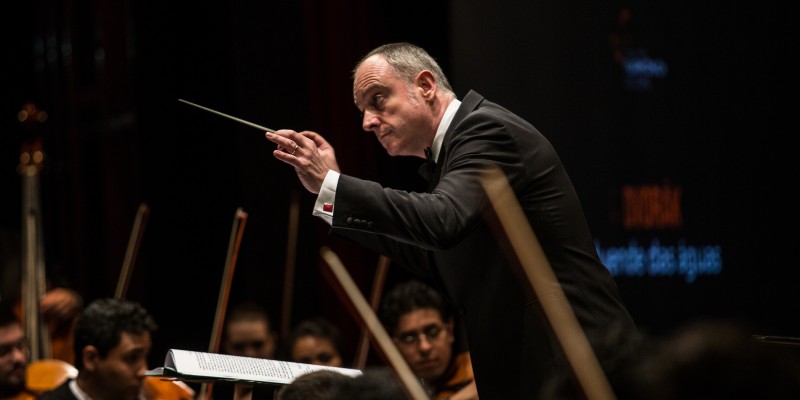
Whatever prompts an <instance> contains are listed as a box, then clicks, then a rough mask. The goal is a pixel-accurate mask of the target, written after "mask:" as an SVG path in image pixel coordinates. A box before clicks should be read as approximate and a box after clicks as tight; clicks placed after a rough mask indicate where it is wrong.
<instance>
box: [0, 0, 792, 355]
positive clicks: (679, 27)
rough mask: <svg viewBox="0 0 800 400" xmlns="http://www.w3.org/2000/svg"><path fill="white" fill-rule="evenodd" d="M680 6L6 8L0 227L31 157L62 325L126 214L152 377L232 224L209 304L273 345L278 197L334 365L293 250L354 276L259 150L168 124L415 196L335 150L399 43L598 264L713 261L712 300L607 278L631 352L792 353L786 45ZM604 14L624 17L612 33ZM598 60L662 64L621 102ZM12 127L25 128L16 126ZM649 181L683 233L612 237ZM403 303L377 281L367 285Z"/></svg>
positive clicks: (203, 331)
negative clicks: (238, 223) (562, 183)
mask: <svg viewBox="0 0 800 400" xmlns="http://www.w3.org/2000/svg"><path fill="white" fill-rule="evenodd" d="M379 3H380V4H379ZM701 3H702V4H698V3H697V2H688V1H677V2H676V1H660V2H646V4H638V3H634V2H621V1H609V2H591V1H578V2H566V3H565V2H559V1H544V2H517V1H494V2H479V1H458V2H456V1H452V2H445V1H406V2H369V1H349V2H344V3H339V2H337V3H329V2H322V1H303V2H243V1H234V2H219V3H216V4H209V3H205V4H203V3H198V2H188V1H172V2H149V1H138V2H137V1H122V2H114V4H106V2H92V1H29V2H12V3H9V4H7V5H6V6H5V9H4V11H3V21H2V23H3V25H4V26H5V27H6V29H7V30H6V32H7V33H5V34H4V35H3V47H2V48H3V49H4V50H5V55H4V58H5V60H4V63H3V65H4V67H3V73H2V79H3V80H2V87H3V95H2V108H1V110H2V113H0V121H1V123H2V131H0V143H1V145H2V154H0V156H1V157H0V171H2V172H0V179H2V180H1V181H0V187H1V188H2V193H3V196H2V203H0V228H2V229H3V232H4V237H7V238H12V239H13V237H14V235H15V234H16V235H19V230H20V224H21V213H20V210H21V200H20V187H21V180H20V176H19V175H18V174H17V173H16V168H17V164H18V162H19V153H20V149H21V146H22V145H23V144H24V143H27V142H29V141H31V140H32V139H34V138H37V137H38V138H41V139H43V149H44V151H45V152H46V154H47V158H46V160H45V163H44V169H43V170H42V172H41V174H40V177H41V178H40V179H41V181H40V184H41V190H42V207H43V209H44V218H43V226H42V229H43V232H44V235H45V249H46V256H47V257H46V259H47V265H48V276H49V277H50V278H52V279H53V280H54V281H57V282H63V283H65V284H68V285H69V286H71V287H73V288H74V289H76V290H77V291H78V292H80V293H81V294H82V296H83V297H84V299H85V300H86V301H87V302H88V301H91V300H93V299H95V298H99V297H106V296H111V295H113V294H114V289H115V285H116V283H117V278H118V276H119V273H120V267H121V265H122V261H123V258H124V254H125V249H126V246H127V243H128V236H129V234H130V230H131V226H132V224H133V220H134V216H135V213H136V209H137V207H138V206H139V204H141V203H142V202H146V203H147V204H148V205H149V206H150V209H151V214H150V217H149V219H148V224H147V225H146V231H145V234H144V237H143V241H142V247H141V251H140V253H139V258H138V261H137V264H136V265H135V269H134V272H133V276H132V280H131V284H130V288H129V290H128V298H130V299H133V300H137V301H140V302H141V303H143V304H144V305H145V307H147V308H148V309H149V310H150V311H151V312H152V313H153V314H155V316H156V318H157V320H158V321H159V323H160V325H161V329H160V331H159V333H158V334H157V335H156V339H155V348H154V351H153V356H152V360H153V361H152V362H153V363H154V364H160V363H161V360H162V359H163V355H164V354H165V352H166V349H168V348H184V349H195V350H206V349H207V348H208V342H209V338H210V334H211V329H212V324H213V317H214V312H215V308H216V305H217V298H218V293H219V290H220V282H221V280H222V273H223V269H224V265H225V256H226V253H227V248H228V241H229V237H230V232H231V224H232V221H233V216H234V213H235V211H236V209H237V208H239V207H241V208H242V209H243V210H244V211H245V212H247V214H248V219H247V222H246V228H245V234H244V239H243V242H242V245H241V248H240V251H239V253H238V263H237V265H236V270H235V275H234V281H233V285H232V290H231V297H230V302H231V303H236V302H239V301H243V300H256V301H258V302H261V303H262V304H264V305H265V306H266V307H267V308H268V310H269V312H270V313H271V314H272V316H273V318H274V319H275V320H276V322H277V321H280V319H281V315H282V312H283V308H284V305H283V304H282V298H283V295H284V285H283V279H284V267H285V263H286V256H287V254H286V252H287V251H286V248H287V232H288V221H289V213H288V211H289V207H290V204H291V202H292V199H293V198H296V199H298V201H299V205H300V218H299V226H298V228H299V234H298V238H297V239H298V246H297V254H296V257H297V263H296V272H295V277H296V281H295V285H294V287H293V289H292V290H293V293H292V298H293V302H292V311H291V316H292V318H291V320H292V322H293V323H294V322H297V321H299V320H300V319H303V318H305V317H308V316H312V315H322V316H325V317H327V318H329V319H332V320H333V321H335V322H336V323H337V324H338V325H339V326H340V327H341V328H342V330H343V333H344V334H345V338H346V343H347V346H348V347H350V348H354V347H355V343H356V340H357V337H358V333H359V328H358V324H357V323H356V320H355V319H354V317H353V315H351V314H350V313H349V311H348V310H347V307H346V305H345V302H344V301H342V300H340V299H339V298H338V297H337V294H336V290H335V289H334V288H333V286H332V281H330V280H329V279H328V278H327V274H326V266H325V264H324V263H323V262H322V260H321V259H320V257H319V251H320V248H321V247H322V246H328V247H330V248H332V249H333V250H334V251H335V252H336V253H337V254H338V255H339V257H340V258H341V259H342V261H343V263H344V264H345V265H346V266H347V268H348V269H349V271H350V273H351V275H352V276H353V278H354V279H355V280H356V282H357V283H358V285H359V286H360V288H361V289H362V291H363V292H364V293H365V294H366V295H368V294H369V292H370V290H371V285H372V280H373V275H374V270H375V266H376V265H377V263H378V256H377V255H376V254H373V253H370V252H368V251H366V250H363V249H361V248H358V247H355V246H353V245H351V244H349V243H347V242H344V241H341V240H338V239H336V238H335V237H331V236H328V234H327V226H326V225H325V224H324V223H323V222H322V221H321V220H318V219H316V218H314V217H312V216H311V208H312V205H313V202H314V196H313V195H311V194H309V193H308V192H306V191H305V190H304V189H303V188H302V186H301V185H300V184H299V182H298V180H297V178H296V176H295V174H294V172H293V170H292V169H291V168H290V167H289V166H287V165H285V164H283V163H281V162H279V161H277V160H276V159H274V158H273V157H272V155H271V152H272V150H273V149H274V145H272V144H271V143H270V142H268V141H266V139H264V137H263V134H262V133H261V132H260V131H258V130H256V129H253V128H250V127H247V126H244V125H240V124H237V123H235V122H232V121H230V120H227V119H224V118H221V117H218V116H215V115H213V114H210V113H206V112H204V111H201V110H198V109H195V108H192V107H189V106H187V105H184V104H181V103H179V102H178V101H177V99H178V98H182V99H186V100H189V101H192V102H195V103H199V104H202V105H204V106H207V107H210V108H213V109H216V110H219V111H221V112H224V113H228V114H232V115H235V116H238V117H240V118H243V119H246V120H249V121H252V122H254V123H256V124H260V125H263V126H267V127H270V128H273V129H280V128H291V129H295V130H313V131H317V132H320V133H322V134H324V135H326V137H327V138H328V140H329V141H330V142H331V143H332V144H333V145H334V147H335V148H336V152H337V156H338V158H339V163H340V167H341V168H342V170H343V171H344V172H345V173H348V174H351V175H355V176H358V177H362V178H367V179H373V180H377V181H379V182H381V183H383V184H385V185H387V186H392V187H398V188H406V189H408V190H419V189H420V188H421V185H422V182H421V180H420V178H419V177H418V176H417V175H416V169H417V165H418V164H419V163H420V160H418V159H407V158H395V159H392V158H389V157H388V156H387V155H386V154H385V152H384V151H383V150H382V148H381V147H380V145H379V144H378V143H377V141H376V140H375V139H374V138H373V136H372V135H371V134H368V133H365V132H363V131H362V130H361V129H360V119H359V115H358V112H357V110H356V109H355V107H354V106H353V104H352V87H351V84H352V82H351V76H350V74H351V68H352V67H353V65H354V63H355V62H356V61H357V60H358V59H359V58H360V57H361V56H362V55H363V54H365V53H366V52H367V51H369V50H370V49H372V48H374V47H376V46H377V45H380V44H383V43H386V42H392V41H410V42H414V43H416V44H419V45H421V46H422V47H424V48H426V49H427V50H428V51H429V52H430V53H431V54H432V55H433V56H434V57H435V58H437V59H438V60H439V62H440V63H441V65H442V67H443V69H444V70H445V73H447V74H448V75H449V77H450V80H451V83H452V85H453V87H454V89H455V90H456V93H457V95H458V96H459V97H462V96H463V95H465V94H466V93H467V91H468V90H470V89H474V90H476V91H478V92H479V93H481V94H483V95H485V96H486V97H488V98H489V99H490V100H493V101H495V102H498V103H500V104H502V105H504V106H506V107H507V108H509V109H511V110H512V111H515V112H517V113H518V114H520V115H522V116H523V117H525V118H527V119H528V120H530V121H531V122H532V123H533V124H534V125H535V126H536V127H537V128H539V130H540V131H542V132H543V133H544V134H545V135H546V136H547V137H548V138H550V140H551V141H552V142H553V144H554V146H555V147H556V149H557V150H558V151H559V153H560V155H561V157H562V160H563V161H564V163H565V165H566V167H567V170H568V172H569V173H570V174H571V177H572V179H573V182H574V184H575V186H576V189H577V191H578V194H579V196H580V197H581V200H582V202H583V205H584V208H585V211H586V215H587V218H588V220H589V224H590V226H591V228H592V230H593V233H594V234H595V236H596V238H597V239H598V241H599V242H600V243H602V244H603V245H605V246H625V245H626V244H627V243H629V241H630V240H631V239H635V240H638V241H639V242H640V243H642V244H647V243H650V242H651V241H652V240H653V239H654V238H655V239H658V240H660V241H661V242H662V243H663V244H669V245H675V244H676V243H679V242H681V243H687V244H689V245H693V246H720V248H721V252H722V257H723V268H722V271H721V273H720V274H719V275H714V276H700V277H698V279H697V280H695V281H694V282H691V283H690V282H687V281H686V279H684V278H683V277H679V276H663V277H651V276H643V277H628V276H620V277H618V278H617V281H618V284H619V287H620V290H621V291H622V294H623V297H624V300H625V301H626V302H627V305H628V307H629V308H630V311H631V313H632V314H633V316H634V318H635V319H636V320H637V322H638V323H639V324H640V326H641V327H642V329H643V330H645V331H647V332H650V333H653V334H657V335H660V334H664V333H667V332H669V331H671V330H673V329H675V328H677V327H679V326H681V325H682V324H685V323H688V322H690V321H693V320H698V319H715V318H729V319H730V318H732V319H736V320H738V321H741V322H743V323H746V324H749V326H750V327H751V329H752V331H753V333H754V334H756V333H757V334H772V335H785V336H800V321H798V318H797V315H800V310H799V308H800V307H798V304H800V294H798V293H800V291H798V290H797V286H798V285H797V283H798V279H797V273H796V272H795V270H796V268H797V266H798V265H797V264H798V263H797V256H796V254H795V249H796V245H795V244H794V239H795V238H796V237H797V234H796V233H795V226H796V222H797V218H796V211H795V209H796V205H795V204H794V203H795V201H794V200H793V195H792V194H791V193H793V192H794V191H795V190H796V189H795V186H796V183H797V172H796V168H795V167H794V166H793V165H792V160H793V157H792V155H793V154H792V152H793V150H792V148H791V147H790V144H791V140H790V139H788V138H789V137H790V136H791V135H792V134H793V131H794V129H793V128H791V127H792V126H793V121H790V120H789V118H788V117H784V116H788V115H791V114H790V113H789V110H788V109H789V104H793V103H794V101H793V100H792V99H793V93H792V91H791V90H789V88H790V87H791V85H793V83H794V81H795V79H794V72H793V71H790V70H789V68H790V65H792V62H790V61H789V60H790V59H791V58H790V55H791V54H792V53H796V47H797V46H796V40H795V39H794V36H793V34H794V33H795V32H794V30H795V29H794V27H793V25H790V23H789V22H790V21H788V19H789V18H788V17H787V14H788V13H787V12H785V11H786V10H782V9H781V8H780V7H777V6H774V5H772V4H766V3H763V4H761V3H760V4H759V5H755V4H742V3H740V2H733V3H731V2H721V1H712V2H701ZM623 9H627V10H630V12H631V15H632V16H633V19H632V23H630V24H628V25H626V26H625V27H621V25H620V23H619V22H618V15H619V13H620V11H621V10H623ZM614 35H617V37H618V36H619V35H625V37H627V38H629V39H630V40H631V41H630V46H631V47H634V48H636V49H640V50H641V49H644V50H645V51H646V52H647V54H648V55H649V57H651V58H653V59H659V60H663V61H664V62H665V63H666V64H667V65H668V66H669V72H668V74H667V75H666V76H664V77H661V78H657V79H653V80H652V82H651V83H652V86H651V87H649V88H648V89H646V90H631V89H630V88H628V87H626V86H625V78H624V76H623V74H622V70H621V68H620V66H619V65H618V64H616V63H615V62H614V59H613V50H614V49H613V47H612V44H611V40H610V38H612V37H614ZM26 102H34V103H35V104H36V105H37V106H38V107H39V108H41V109H43V110H45V111H46V112H47V113H48V117H49V118H48V119H47V120H46V121H45V122H44V123H40V124H34V126H29V125H24V124H21V123H20V122H19V121H17V119H16V115H17V112H18V111H19V110H20V109H21V108H22V106H23V104H25V103H26ZM665 182H667V183H669V184H672V185H676V186H679V187H681V188H682V190H683V197H682V202H681V212H682V217H683V225H682V226H681V227H680V228H678V229H653V230H641V229H640V230H628V229H625V228H624V227H623V226H622V225H621V224H620V218H619V211H620V205H619V193H620V190H621V187H622V186H624V185H660V184H663V183H665ZM12 239H9V240H12ZM405 278H407V276H406V275H405V273H404V272H402V271H401V270H399V269H398V267H390V275H389V277H388V279H387V284H388V285H391V283H393V282H395V281H398V280H402V279H405ZM8 286H9V285H8V282H3V285H2V287H4V288H6V287H8ZM476 295H480V294H476ZM278 325H279V324H278ZM283 328H284V327H281V326H277V327H276V329H278V330H283Z"/></svg>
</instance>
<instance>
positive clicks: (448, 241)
mask: <svg viewBox="0 0 800 400" xmlns="http://www.w3.org/2000/svg"><path fill="white" fill-rule="evenodd" d="M489 165H495V166H499V167H500V168H501V169H502V170H503V172H504V173H505V174H506V176H507V177H508V179H509V182H510V184H511V187H512V188H513V190H514V192H515V194H516V197H517V199H518V200H519V202H520V205H521V206H522V208H523V210H524V212H525V215H526V217H527V219H528V222H529V223H530V225H531V227H532V228H533V230H534V232H535V233H536V235H537V237H538V239H539V241H540V243H541V245H542V248H543V250H544V252H545V255H546V256H547V258H548V260H549V262H550V264H551V265H552V267H553V270H554V272H555V274H556V276H557V277H558V279H559V281H560V283H561V287H562V288H563V290H564V292H565V294H566V296H567V299H568V300H569V302H570V304H571V305H572V308H573V310H574V312H575V314H576V316H577V318H578V321H579V322H580V324H581V326H582V327H583V329H584V331H585V332H586V334H587V336H588V337H589V339H590V341H592V342H593V343H595V341H599V340H602V339H603V338H604V336H605V335H606V333H607V332H608V330H609V329H610V328H611V327H612V326H613V327H615V328H617V329H621V330H622V331H623V332H635V331H636V327H635V324H634V322H633V320H632V318H631V316H630V314H629V313H628V311H627V310H626V308H625V306H624V304H623V302H622V299H621V297H620V295H619V292H618V289H617V286H616V283H615V282H614V280H613V278H612V276H611V274H610V273H609V271H608V270H607V269H606V268H605V266H604V265H603V264H602V263H601V261H600V259H599V257H598V255H597V251H596V250H595V247H594V243H593V238H592V236H591V232H590V230H589V227H588V225H587V222H586V220H585V217H584V214H583V210H582V208H581V204H580V202H579V200H578V196H577V194H576V193H575V190H574V188H573V186H572V183H571V181H570V179H569V177H568V175H567V172H566V171H565V169H564V166H563V165H562V163H561V160H560V159H559V157H558V155H557V153H556V151H555V150H554V148H553V147H552V145H551V143H550V142H549V141H548V140H547V139H546V138H545V137H544V136H543V135H542V134H541V133H540V132H539V131H538V130H537V129H536V128H535V127H533V126H532V125H531V124H530V123H528V122H527V121H525V120H523V119H522V118H520V117H519V116H517V115H515V114H513V113H512V112H510V111H509V110H507V109H505V108H503V107H501V106H499V105H498V104H495V103H492V102H490V101H488V100H486V99H484V98H483V96H481V95H480V94H478V93H476V92H474V91H470V92H469V93H468V94H467V95H466V96H465V97H464V99H463V100H462V103H461V105H460V107H459V109H458V111H457V112H456V114H455V116H454V118H453V120H452V122H451V123H450V125H449V127H448V129H447V131H446V132H445V136H444V139H443V142H442V146H441V150H440V151H439V155H438V158H437V160H436V166H435V168H434V169H433V170H432V171H431V172H432V174H431V175H432V176H431V177H430V178H431V179H430V181H429V187H428V193H410V192H406V191H401V190H394V189H389V188H383V187H381V186H380V185H379V184H378V183H375V182H371V181H366V180H362V179H358V178H354V177H352V176H348V175H345V174H342V175H341V176H340V177H339V180H338V185H337V187H336V197H335V211H334V214H333V221H332V225H331V230H332V232H333V233H335V234H339V235H342V236H344V237H347V238H349V239H351V240H353V241H355V242H357V243H360V244H362V245H364V246H366V247H368V248H371V249H373V250H375V251H376V252H378V253H381V254H384V255H386V256H388V257H389V258H391V259H392V260H393V261H394V262H396V263H398V264H401V265H403V266H405V267H406V268H408V269H410V270H411V271H412V272H415V273H417V274H419V275H420V276H422V277H425V278H428V279H431V280H432V281H434V282H437V283H438V284H439V285H440V287H441V289H443V292H444V293H445V295H446V296H447V297H448V298H449V300H450V301H452V303H453V305H454V306H455V308H456V310H457V311H458V312H459V314H460V316H461V318H462V320H463V321H464V327H465V329H466V336H467V340H468V345H469V349H470V352H471V355H472V362H473V368H474V372H475V380H476V384H477V387H478V393H479V395H480V398H481V400H492V399H503V400H508V399H533V398H536V396H537V395H538V393H539V391H540V389H541V387H542V385H543V384H544V383H545V382H546V381H547V379H549V377H550V376H551V374H552V373H553V372H554V371H555V369H556V368H558V367H564V366H565V365H566V358H565V357H564V354H563V351H562V349H561V347H560V345H559V344H558V341H557V339H556V338H555V336H554V335H553V334H552V330H551V329H550V328H549V326H548V323H547V321H546V319H545V318H544V315H543V314H542V312H541V310H540V307H539V304H538V301H537V300H536V298H535V296H533V294H532V290H531V289H530V285H528V283H527V281H526V280H525V278H524V275H520V273H519V271H520V270H519V268H518V267H516V266H513V265H512V262H511V261H509V260H511V259H513V254H509V253H508V252H507V251H504V250H501V249H502V248H503V246H501V245H500V244H498V243H499V242H498V239H497V237H499V236H496V235H495V233H496V232H495V231H494V230H493V229H492V228H491V225H490V224H489V223H487V219H486V218H485V214H486V213H487V212H488V211H490V209H491V205H490V203H489V202H488V200H487V198H486V195H485V193H484V190H483V188H482V186H481V184H480V181H479V176H480V174H481V172H482V171H484V170H485V168H486V167H487V166H489ZM509 255H511V257H509ZM597 350H598V349H597V348H596V352H597V353H598V354H599V355H601V356H602V354H605V351H597ZM600 361H601V363H602V362H603V360H602V359H601V360H600Z"/></svg>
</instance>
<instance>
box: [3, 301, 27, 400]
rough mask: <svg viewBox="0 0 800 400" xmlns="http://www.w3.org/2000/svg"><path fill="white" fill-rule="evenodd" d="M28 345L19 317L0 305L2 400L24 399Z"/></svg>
mask: <svg viewBox="0 0 800 400" xmlns="http://www.w3.org/2000/svg"><path fill="white" fill-rule="evenodd" d="M28 355H29V353H28V343H27V341H26V339H25V333H24V331H23V329H22V324H21V323H20V321H19V319H18V318H17V316H16V315H15V314H14V312H13V311H12V310H11V308H10V307H6V306H5V305H3V304H2V303H0V400H7V399H24V398H25V397H24V396H25V393H26V392H25V369H26V367H27V366H28Z"/></svg>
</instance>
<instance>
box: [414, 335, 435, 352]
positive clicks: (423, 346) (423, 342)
mask: <svg viewBox="0 0 800 400" xmlns="http://www.w3.org/2000/svg"><path fill="white" fill-rule="evenodd" d="M417 346H418V348H419V351H421V352H428V351H430V350H431V348H432V347H433V345H431V341H430V340H428V337H427V336H425V335H420V337H419V344H418V345H417Z"/></svg>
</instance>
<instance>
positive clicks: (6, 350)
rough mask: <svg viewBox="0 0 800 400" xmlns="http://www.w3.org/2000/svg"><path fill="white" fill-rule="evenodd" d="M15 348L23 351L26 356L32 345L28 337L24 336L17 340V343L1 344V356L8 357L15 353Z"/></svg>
mask: <svg viewBox="0 0 800 400" xmlns="http://www.w3.org/2000/svg"><path fill="white" fill-rule="evenodd" d="M14 349H17V350H19V351H21V352H22V353H23V354H25V356H26V357H27V355H28V350H29V349H30V345H29V343H28V338H25V337H24V338H22V339H20V340H17V342H16V343H9V344H6V345H2V346H0V358H6V357H8V356H10V355H11V354H13V353H14Z"/></svg>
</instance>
